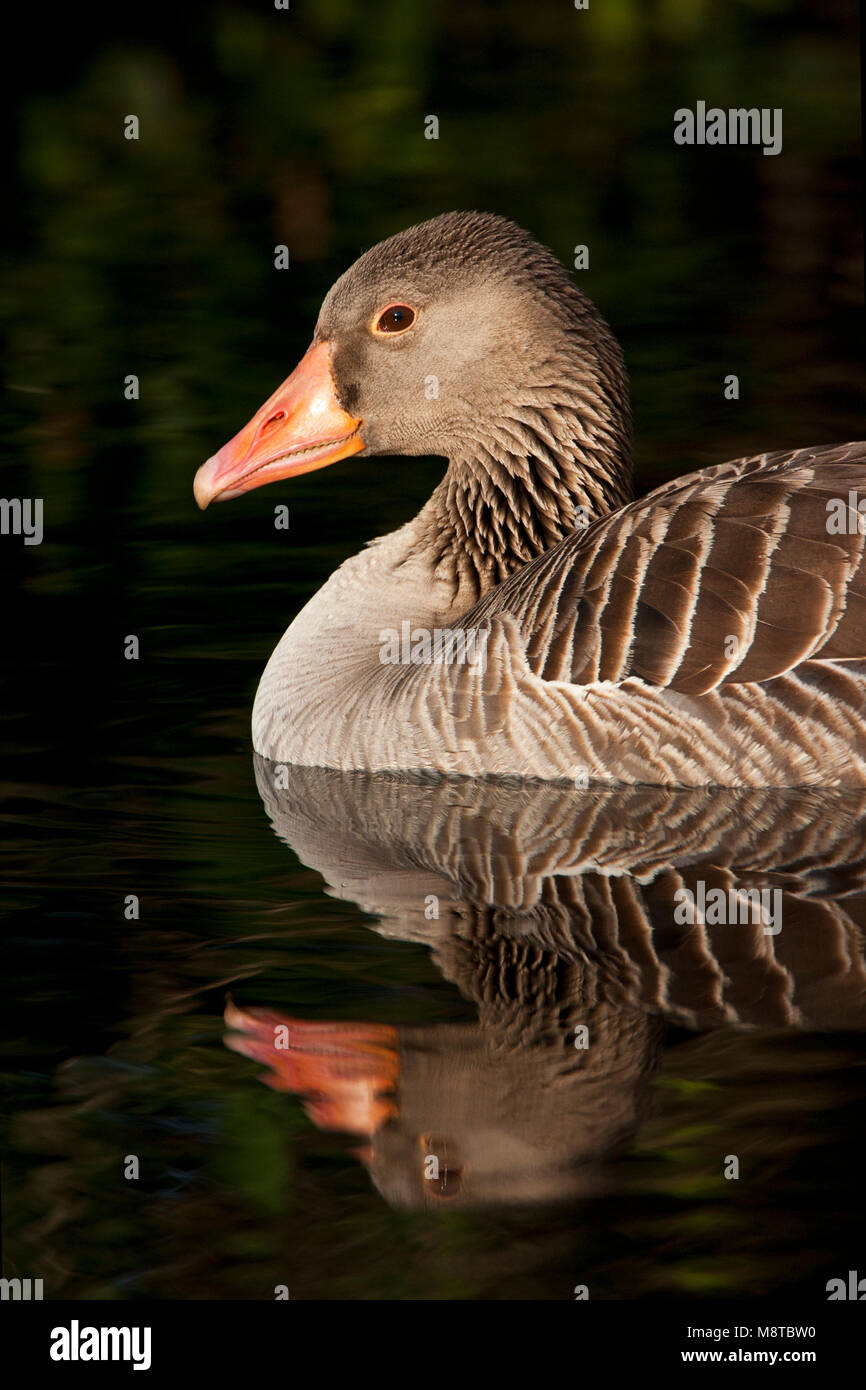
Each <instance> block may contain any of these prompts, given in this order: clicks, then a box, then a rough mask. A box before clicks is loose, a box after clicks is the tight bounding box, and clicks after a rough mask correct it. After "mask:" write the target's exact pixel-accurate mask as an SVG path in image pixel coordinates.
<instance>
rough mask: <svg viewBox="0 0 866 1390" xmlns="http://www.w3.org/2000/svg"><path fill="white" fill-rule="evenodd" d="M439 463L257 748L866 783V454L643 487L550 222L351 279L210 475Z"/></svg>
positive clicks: (598, 341) (361, 563)
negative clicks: (418, 503) (415, 508)
mask: <svg viewBox="0 0 866 1390" xmlns="http://www.w3.org/2000/svg"><path fill="white" fill-rule="evenodd" d="M430 454H435V455H440V456H442V457H444V458H445V459H447V470H446V472H445V475H444V477H443V479H442V481H441V482H440V483H439V485H438V486H437V487H436V489H435V490H434V492H433V494H432V496H431V497H430V499H429V501H428V502H427V503H426V504H425V505H424V506H423V507H422V509H421V511H420V512H419V513H418V515H417V516H416V517H415V518H414V519H413V520H412V521H409V522H408V523H407V524H406V525H404V526H402V527H400V528H399V529H398V530H396V531H394V532H392V533H390V534H388V535H385V536H382V537H379V538H378V539H376V540H374V541H372V542H371V543H370V544H369V545H368V546H367V547H366V548H365V549H363V550H362V551H361V552H360V554H358V555H356V556H354V557H352V558H351V559H349V560H347V561H346V562H345V563H344V564H342V565H341V566H340V567H339V569H337V570H336V572H335V573H334V574H333V575H332V576H331V577H330V579H329V580H328V581H327V582H326V583H325V584H324V586H323V587H322V588H321V589H320V590H319V592H318V593H317V594H315V596H314V597H313V598H312V599H311V600H310V601H309V602H308V603H307V604H306V606H305V607H304V608H303V609H302V610H301V612H300V613H299V614H298V615H297V617H296V618H295V619H294V621H293V622H292V623H291V625H290V626H289V628H288V629H287V631H286V632H285V634H284V636H283V638H282V639H281V641H280V642H279V643H278V645H277V647H276V649H275V650H274V652H273V654H272V656H271V658H270V661H269V662H268V664H267V667H266V669H265V672H264V674H263V676H262V679H261V682H260V684H259V688H258V691H257V694H256V698H255V702H254V707H253V718H252V733H253V744H254V747H255V750H256V752H258V753H259V754H261V755H262V756H264V757H267V758H270V759H273V760H276V761H277V762H279V763H284V764H292V765H296V766H315V767H327V768H334V769H337V770H341V771H352V770H356V771H373V772H375V771H387V770H413V769H414V770H424V771H429V772H435V773H439V774H445V775H450V776H455V775H456V776H460V777H479V776H482V777H483V776H509V777H510V776H516V777H519V778H522V779H541V780H547V781H557V780H563V779H575V780H576V781H577V782H578V783H579V784H581V785H582V784H584V783H585V782H588V781H592V782H595V781H602V782H617V783H618V782H625V783H650V784H660V785H674V786H707V785H721V786H752V787H765V786H767V787H772V786H809V785H825V786H831V787H834V786H862V785H864V784H866V717H864V716H866V708H864V697H866V566H864V564H863V551H864V529H866V527H863V526H862V524H861V513H860V508H859V500H858V493H857V489H858V487H859V486H861V485H864V486H866V444H864V443H862V442H861V443H847V444H841V445H829V446H820V447H815V448H798V449H790V450H786V451H777V452H772V453H764V454H759V455H755V456H752V457H748V458H741V459H737V460H735V461H733V462H729V463H722V464H716V465H714V466H711V467H708V468H704V469H702V470H700V471H698V472H692V473H688V474H686V475H685V476H683V477H679V478H676V479H675V480H673V481H670V482H668V483H665V484H664V485H663V486H661V487H658V488H656V489H655V490H654V491H652V492H650V493H648V494H647V495H646V496H643V497H641V498H638V499H635V498H634V494H633V486H632V463H631V418H630V406H629V387H628V379H627V375H626V370H625V366H624V362H623V357H622V353H621V351H620V348H619V346H618V344H617V341H616V339H615V337H614V335H613V333H612V331H611V330H610V328H609V327H608V325H607V323H606V322H605V321H604V319H603V318H602V316H601V314H600V313H599V312H598V310H597V309H596V308H595V306H594V305H593V304H592V303H591V302H590V300H589V299H588V298H587V297H586V296H585V295H584V294H583V293H582V292H581V291H580V290H579V289H578V288H577V286H576V285H575V284H574V283H573V282H572V280H571V278H570V276H569V274H568V272H567V271H566V270H565V268H564V267H563V266H562V265H561V264H560V262H559V261H558V260H557V258H556V257H555V256H554V254H553V253H552V252H551V251H549V250H547V249H546V248H544V247H543V246H541V245H540V244H539V243H537V242H536V241H535V240H534V239H533V238H532V237H531V236H530V235H529V234H528V233H527V232H525V231H524V230H522V229H521V228H519V227H517V226H516V225H514V224H513V223H511V222H510V221H507V220H506V219H504V218H501V217H498V216H495V215H492V214H488V213H480V212H453V213H446V214H443V215H441V216H439V217H435V218H433V219H432V220H431V221H428V222H424V223H421V224H419V225H417V226H414V227H410V228H409V229H408V230H406V231H403V232H400V233H399V234H397V235H396V236H393V237H391V238H390V239H389V240H387V241H383V242H381V243H379V244H378V245H376V246H374V247H372V248H371V249H370V250H368V251H366V252H365V253H364V254H363V255H362V256H361V257H360V259H359V260H357V261H356V262H355V264H354V265H352V266H351V267H350V268H349V270H347V271H346V272H345V273H344V274H343V275H342V276H341V277H340V278H339V279H338V280H337V281H336V283H335V284H334V285H333V287H332V288H331V290H330V291H329V293H328V294H327V296H326V297H325V300H324V302H323V305H322V308H321V312H320V314H319V319H318V322H317V325H316V329H315V333H314V335H313V340H312V344H311V346H310V348H309V350H308V351H307V352H306V354H305V355H304V357H303V359H302V360H301V362H300V364H299V365H298V366H297V367H296V369H295V370H294V371H293V372H292V374H291V375H290V376H289V377H288V379H287V380H286V381H285V382H284V383H283V384H282V385H281V386H280V387H279V388H278V389H277V390H276V391H275V392H274V394H273V395H272V396H271V397H270V398H269V399H268V400H267V401H266V402H265V404H264V405H263V406H262V407H261V409H260V410H258V411H257V413H256V414H255V415H254V416H253V417H252V419H251V420H250V422H249V423H248V424H247V425H246V426H245V427H244V428H243V429H242V430H241V431H240V432H239V433H238V434H237V435H235V437H234V438H233V439H232V440H230V441H229V443H228V444H226V445H225V446H224V447H223V448H221V449H220V450H219V451H218V452H217V453H216V454H214V455H213V457H212V458H210V459H208V460H207V462H206V463H204V464H203V465H202V466H201V468H200V469H199V470H198V472H197V474H196V478H195V483H194V492H195V497H196V500H197V502H198V504H199V506H200V507H202V508H204V507H206V506H207V505H208V504H209V503H210V502H212V501H217V500H218V501H226V500H228V499H230V498H233V497H237V496H238V495H240V494H242V493H245V492H248V491H250V490H251V489H253V488H257V487H261V486H263V485H265V484H266V483H270V482H273V481H277V480H282V479H286V478H290V477H294V476H296V475H300V474H303V473H307V472H310V471H312V470H313V469H319V468H324V467H326V466H327V465H329V464H333V463H336V462H337V461H339V460H342V459H348V458H351V457H354V456H356V455H364V456H365V457H366V456H367V455H381V456H385V457H388V458H394V459H406V458H410V457H412V456H417V455H430ZM391 466H393V467H395V468H396V467H404V466H406V465H405V464H403V463H401V462H395V463H394V464H393V465H391ZM863 510H864V512H866V507H864V509H863Z"/></svg>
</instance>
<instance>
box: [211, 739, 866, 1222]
mask: <svg viewBox="0 0 866 1390" xmlns="http://www.w3.org/2000/svg"><path fill="white" fill-rule="evenodd" d="M256 777H257V782H258V787H259V791H260V793H261V796H262V799H263V801H264V803H265V807H266V809H267V812H268V815H269V816H270V819H271V822H272V824H273V827H274V829H275V831H276V833H277V834H278V835H279V836H280V837H281V838H282V839H283V840H284V841H285V842H286V843H287V844H288V845H290V846H291V847H292V848H293V849H294V850H295V852H296V853H297V854H298V856H299V857H300V859H301V860H302V861H303V862H304V863H305V864H307V865H308V866H310V867H312V868H314V869H316V870H318V872H319V873H321V875H322V876H323V878H324V879H325V881H326V885H327V890H328V892H329V893H331V894H332V895H333V896H336V897H340V898H345V899H348V900H350V901H352V902H354V903H356V904H358V906H360V907H361V908H362V909H363V910H364V911H365V912H367V913H369V914H371V915H373V916H374V917H376V918H377V919H378V921H377V929H378V930H379V931H380V932H382V933H384V934H385V935H387V936H391V937H395V938H400V939H402V940H407V941H416V942H424V943H426V944H427V945H428V946H429V947H430V949H431V950H432V953H433V956H434V959H435V962H436V964H437V966H438V968H439V970H440V971H441V972H442V974H443V975H444V976H445V977H446V978H447V979H448V980H449V981H451V982H453V983H454V984H455V985H456V986H457V988H458V989H459V990H460V991H461V993H462V994H463V995H464V997H465V998H466V999H468V1000H470V1001H471V1002H472V1004H473V1005H474V1007H475V1010H476V1011H477V1021H476V1022H473V1023H468V1024H453V1023H448V1024H441V1025H433V1026H420V1027H402V1026H401V1027H391V1026H389V1025H387V1024H369V1023H358V1024H350V1023H311V1022H307V1021H303V1020H298V1019H290V1018H288V1017H286V1016H284V1015H282V1014H280V1013H279V1012H278V1011H276V1010H274V1011H269V1010H263V1009H248V1010H245V1009H244V1008H243V1007H242V1006H241V1005H239V1004H237V1003H235V1002H234V1001H233V1002H231V1003H230V1004H229V1006H228V1008H227V1010H226V1022H227V1024H228V1026H229V1029H230V1032H229V1033H228V1035H227V1037H226V1042H227V1044H228V1046H229V1047H232V1048H233V1049H234V1050H236V1051H238V1052H241V1053H243V1054H244V1055H246V1056H248V1057H251V1058H253V1059H255V1060H257V1061H259V1062H262V1063H264V1064H265V1066H266V1067H267V1068H268V1071H267V1072H266V1073H265V1074H264V1075H263V1079H264V1080H266V1081H267V1082H268V1084H270V1085H272V1086H274V1087H275V1088H277V1089H281V1090H286V1091H290V1092H294V1093H295V1094H297V1095H299V1096H301V1097H303V1099H304V1104H305V1107H306V1109H307V1112H308V1114H309V1115H310V1117H311V1118H312V1119H313V1121H314V1122H315V1123H316V1124H317V1125H319V1126H320V1127H321V1128H323V1129H332V1130H337V1131H340V1132H343V1133H346V1134H349V1135H353V1136H355V1138H356V1140H358V1141H360V1143H359V1145H358V1147H356V1148H355V1149H354V1152H355V1153H357V1155H358V1156H359V1157H360V1158H361V1159H362V1161H363V1162H364V1163H365V1164H366V1166H367V1168H368V1170H369V1172H370V1175H371V1178H372V1180H373V1182H374V1183H375V1185H376V1187H377V1188H378V1189H379V1191H380V1192H381V1193H382V1194H383V1196H384V1197H385V1198H386V1199H387V1200H388V1201H389V1202H390V1203H392V1204H394V1205H401V1206H413V1207H414V1206H422V1205H427V1206H431V1207H436V1206H441V1205H442V1204H443V1203H447V1204H448V1205H449V1206H451V1207H453V1206H455V1205H458V1206H459V1205H464V1206H480V1205H483V1204H509V1203H511V1204H513V1203H542V1202H552V1201H562V1200H566V1199H569V1198H573V1197H575V1196H579V1195H585V1194H587V1193H592V1192H594V1191H597V1190H599V1188H600V1187H601V1186H602V1185H603V1160H605V1159H606V1158H608V1157H609V1156H611V1155H613V1154H615V1153H617V1152H619V1151H622V1150H623V1149H626V1148H627V1147H628V1146H629V1145H630V1144H631V1143H632V1141H633V1140H634V1137H635V1135H636V1133H637V1132H638V1130H639V1128H640V1125H641V1122H642V1120H643V1118H644V1117H645V1116H646V1114H647V1112H648V1109H649V1107H650V1105H651V1101H652V1097H653V1087H652V1084H651V1083H652V1077H653V1073H654V1072H655V1070H656V1068H657V1067H658V1065H659V1062H660V1059H661V1056H662V1053H663V1049H664V1047H665V1045H666V1043H667V1042H668V1041H669V1040H670V1039H671V1038H672V1037H674V1038H675V1037H677V1036H682V1033H681V1031H680V1030H683V1029H686V1030H689V1031H690V1032H692V1033H699V1032H706V1031H709V1030H711V1029H717V1028H733V1029H738V1030H744V1029H749V1028H761V1029H775V1028H800V1029H813V1030H823V1029H833V1030H839V1029H861V1028H863V1027H864V1026H866V969H864V949H863V948H864V924H866V923H864V918H866V895H864V874H866V837H864V834H863V828H862V827H863V824H864V811H866V795H864V794H863V793H862V792H857V791H855V792H839V791H833V792H828V793H822V792H820V791H818V790H814V789H810V790H808V791H804V790H793V791H785V790H780V789H772V790H767V791H760V790H754V789H747V790H743V791H734V790H729V789H709V790H708V789H691V788H689V789H665V788H661V787H634V786H629V787H615V788H609V787H592V786H591V787H589V788H583V789H577V788H574V787H572V786H570V785H568V784H561V785H551V784H550V783H544V784H542V783H539V784H534V785H533V784H527V783H525V782H523V783H513V784H512V783H509V782H507V781H490V780H488V781H485V780H481V781H469V780H454V781H449V780H446V779H435V780H434V779H430V778H425V777H416V778H412V777H407V776H404V775H401V776H383V775H374V774H365V773H340V772H334V771H329V770H318V769H310V768H286V767H285V766H282V765H275V764H273V763H270V762H268V761H266V760H265V759H261V758H260V759H257V763H256Z"/></svg>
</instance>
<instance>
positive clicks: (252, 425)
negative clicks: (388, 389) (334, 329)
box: [193, 343, 364, 508]
mask: <svg viewBox="0 0 866 1390" xmlns="http://www.w3.org/2000/svg"><path fill="white" fill-rule="evenodd" d="M360 428H361V421H360V420H359V419H355V418H354V416H352V415H348V414H347V413H346V411H345V410H343V408H342V406H341V405H340V403H339V401H338V400H337V393H336V390H335V387H334V379H333V376H332V374H331V350H330V345H329V344H328V343H318V344H317V345H316V346H315V347H311V348H310V349H309V350H308V351H307V352H306V353H305V355H304V356H303V358H302V359H301V361H300V362H299V363H298V365H297V367H296V368H295V370H294V371H293V372H292V375H291V376H290V377H287V379H286V380H285V381H284V382H283V384H282V386H280V387H279V388H278V389H277V390H276V391H275V392H274V394H273V395H272V396H271V397H270V399H269V400H267V401H265V403H264V405H263V406H262V408H261V410H259V411H257V412H256V414H255V415H254V416H253V418H252V420H250V422H249V424H248V425H245V426H244V428H243V429H242V430H241V431H240V433H239V434H236V435H235V437H234V439H230V440H229V442H228V444H224V445H223V447H222V448H221V449H220V451H219V453H216V454H214V455H213V457H212V458H209V459H208V461H207V463H203V464H202V466H201V468H200V469H199V470H198V472H197V473H196V475H195V482H194V484H193V491H194V493H195V500H196V501H197V502H198V505H199V506H200V507H202V508H204V507H206V506H208V504H209V503H210V502H225V501H227V500H228V499H229V498H230V497H239V496H240V494H241V493H242V492H250V491H251V490H252V488H254V487H264V485H265V483H273V482H277V481H278V480H279V479H281V478H293V477H294V476H295V475H296V474H299V473H311V472H312V471H313V469H315V468H326V467H327V465H328V464H329V463H337V461H338V460H339V459H344V458H348V457H349V456H350V454H357V453H358V451H359V450H360V449H363V447H364V441H363V440H362V439H361V436H360V433H359V431H360Z"/></svg>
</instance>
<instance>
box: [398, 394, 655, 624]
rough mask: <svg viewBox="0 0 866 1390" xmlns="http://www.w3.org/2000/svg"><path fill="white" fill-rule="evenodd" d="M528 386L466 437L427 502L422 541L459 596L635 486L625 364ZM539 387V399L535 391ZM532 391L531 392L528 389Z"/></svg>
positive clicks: (600, 512) (498, 576) (482, 588)
mask: <svg viewBox="0 0 866 1390" xmlns="http://www.w3.org/2000/svg"><path fill="white" fill-rule="evenodd" d="M610 385H611V386H612V387H617V388H619V389H617V390H615V391H611V390H606V391H605V392H603V393H602V394H601V395H600V394H599V392H598V380H597V378H596V379H595V380H592V381H586V382H582V381H580V380H578V381H576V382H571V383H570V384H567V385H562V384H560V385H559V386H558V387H557V388H556V389H555V390H554V389H553V388H546V390H545V392H544V398H543V399H541V398H540V393H538V392H535V393H525V395H524V400H523V401H522V403H521V405H520V407H519V408H518V409H515V413H514V414H513V416H512V417H511V418H507V419H500V420H499V421H497V423H496V425H495V426H494V427H493V428H488V429H487V430H486V431H484V432H483V433H482V431H481V430H479V431H478V432H477V437H476V438H474V439H471V440H470V439H467V441H466V446H465V448H461V450H460V452H459V453H455V454H453V455H452V457H451V460H450V462H449V466H448V471H447V473H446V475H445V477H444V478H443V480H442V482H441V483H440V484H439V486H438V487H437V489H436V491H435V492H434V493H433V496H432V497H431V498H430V501H429V502H428V503H427V505H426V506H425V508H424V509H423V511H422V512H421V514H420V516H419V518H418V520H419V522H420V523H421V541H420V545H421V546H422V547H423V548H424V549H425V550H426V551H427V552H428V554H429V556H430V559H431V561H432V563H433V567H434V570H435V573H436V575H437V577H438V578H440V579H444V580H445V581H446V582H448V583H450V584H451V586H452V587H453V589H454V593H455V598H456V597H458V596H459V598H460V599H461V600H466V601H469V602H474V601H475V599H476V598H479V597H481V595H482V594H484V593H486V592H487V591H488V589H491V588H493V587H494V586H495V585H496V584H499V583H501V582H502V580H503V579H506V578H507V577H508V575H509V574H512V573H513V572H514V571H515V570H516V569H519V568H520V567H521V566H523V565H525V564H526V563H527V562H528V561H529V560H532V559H533V558H534V557H535V556H536V555H540V554H542V553H543V552H544V551H546V550H549V549H550V548H551V546H554V545H556V543H557V541H560V540H562V539H563V538H564V537H565V536H567V535H569V534H570V533H571V532H573V531H576V530H580V529H582V528H583V527H585V526H587V525H589V524H590V522H592V521H595V520H596V519H597V518H598V517H601V516H606V515H608V514H609V513H610V512H612V511H615V510H616V509H617V508H619V507H621V506H624V505H625V503H626V502H628V501H630V500H631V498H632V496H633V491H632V473H631V419H630V412H629V405H628V393H627V386H626V385H625V378H624V373H622V372H619V373H616V374H615V380H614V381H612V382H611V383H610ZM533 395H534V396H535V399H533V398H532V396H533ZM527 397H529V398H528V399H527Z"/></svg>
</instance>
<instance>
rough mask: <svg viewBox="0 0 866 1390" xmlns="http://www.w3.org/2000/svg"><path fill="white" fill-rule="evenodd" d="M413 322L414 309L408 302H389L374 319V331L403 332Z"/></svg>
mask: <svg viewBox="0 0 866 1390" xmlns="http://www.w3.org/2000/svg"><path fill="white" fill-rule="evenodd" d="M414 322H415V310H414V309H410V308H409V305H408V304H389V305H388V308H387V309H383V310H382V312H381V314H380V315H379V317H378V319H377V320H376V328H375V332H376V333H405V332H406V329H407V328H411V327H412V324H413V323H414Z"/></svg>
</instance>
